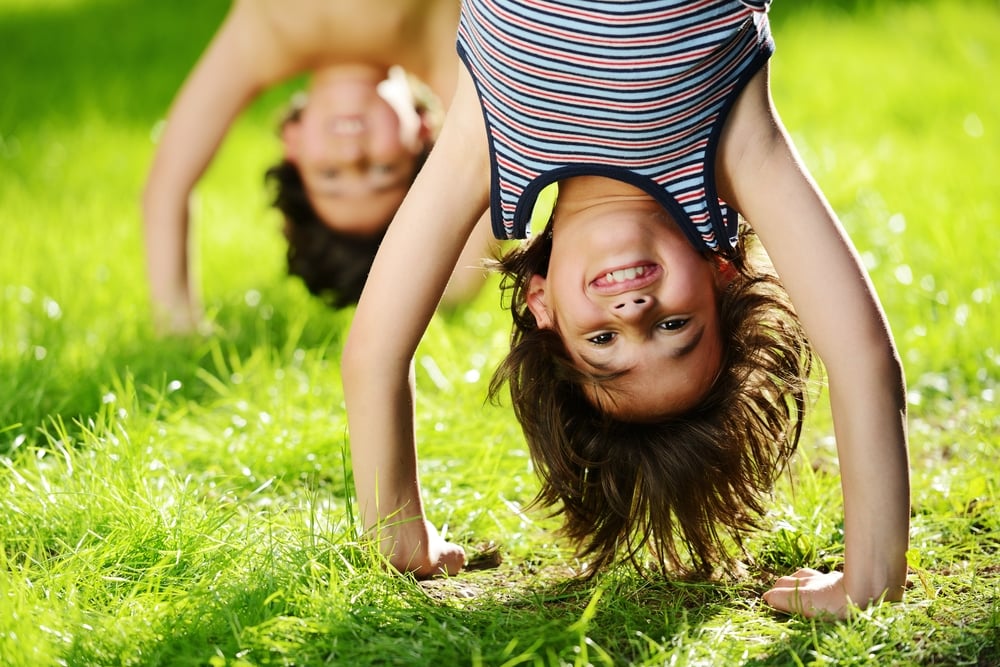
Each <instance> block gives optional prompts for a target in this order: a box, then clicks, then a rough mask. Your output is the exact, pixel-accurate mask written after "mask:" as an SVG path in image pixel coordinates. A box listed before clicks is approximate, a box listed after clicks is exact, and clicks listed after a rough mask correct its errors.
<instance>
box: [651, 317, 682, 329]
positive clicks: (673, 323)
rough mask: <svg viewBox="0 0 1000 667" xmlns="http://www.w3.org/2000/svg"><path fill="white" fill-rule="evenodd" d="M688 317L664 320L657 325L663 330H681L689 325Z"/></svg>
mask: <svg viewBox="0 0 1000 667" xmlns="http://www.w3.org/2000/svg"><path fill="white" fill-rule="evenodd" d="M687 323H688V320H687V319H683V318H682V319H675V320H663V321H662V322H659V323H658V324H657V325H656V328H658V329H660V330H662V331H679V330H681V329H683V328H684V327H685V326H687Z"/></svg>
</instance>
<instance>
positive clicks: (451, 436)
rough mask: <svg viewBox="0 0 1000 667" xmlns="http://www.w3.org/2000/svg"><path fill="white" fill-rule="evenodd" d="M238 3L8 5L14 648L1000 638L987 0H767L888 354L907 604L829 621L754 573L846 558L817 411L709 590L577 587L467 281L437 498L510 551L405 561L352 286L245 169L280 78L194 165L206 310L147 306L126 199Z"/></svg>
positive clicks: (836, 648)
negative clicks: (356, 427) (380, 535)
mask: <svg viewBox="0 0 1000 667" xmlns="http://www.w3.org/2000/svg"><path fill="white" fill-rule="evenodd" d="M226 7H227V3H224V2H221V1H219V0H213V1H212V2H201V3H196V2H183V3H181V4H178V3H168V4H158V3H142V4H139V3H134V2H126V1H124V0H44V1H43V0H33V1H32V2H27V1H25V0H0V44H3V45H4V57H3V58H0V90H3V102H2V104H0V202H2V203H0V215H2V221H3V236H2V241H0V487H2V493H0V662H2V663H3V664H5V665H214V666H221V665H265V664H278V665H291V664H296V665H309V664H326V663H330V664H345V665H366V664H380V665H381V664H403V665H422V664H423V665H428V664H435V665H451V664H468V665H557V664H559V665H586V664H595V665H609V664H634V665H659V664H672V665H730V664H740V665H748V666H758V667H761V666H765V665H807V664H808V665H832V664H836V665H841V664H845V665H853V664H875V663H877V664H931V665H955V664H968V665H992V664H1000V509H998V505H997V501H998V484H1000V482H998V480H1000V475H998V465H997V463H996V461H997V458H998V453H1000V409H998V403H997V398H996V390H997V379H998V376H1000V368H998V364H1000V359H998V354H1000V351H998V346H997V338H996V335H997V334H996V332H997V330H998V328H1000V317H998V315H997V313H998V309H997V298H998V296H997V289H998V285H1000V280H998V275H1000V274H998V272H997V268H996V265H995V256H996V251H995V249H994V246H995V242H994V239H993V237H994V236H995V234H994V233H993V230H994V229H995V220H996V218H997V215H998V210H997V208H998V199H997V196H996V184H995V174H996V173H997V171H998V167H1000V165H998V161H1000V140H998V136H1000V135H998V132H1000V92H998V91H997V88H996V86H993V85H991V84H990V83H989V82H991V81H993V80H995V78H996V74H997V72H998V71H1000V38H998V37H997V35H1000V11H998V10H1000V6H998V5H997V3H996V2H994V1H992V0H990V1H978V2H966V3H951V2H948V1H947V0H931V1H929V2H925V3H906V2H888V1H881V2H880V1H876V0H870V1H867V2H863V1H861V0H858V1H856V2H838V3H823V2H804V1H803V2H800V3H790V2H778V3H775V6H774V8H773V10H772V17H773V22H774V29H775V33H776V38H777V41H778V49H779V50H778V54H777V56H776V60H775V62H774V67H773V78H774V89H775V97H776V99H777V103H778V106H779V108H780V109H781V111H782V114H783V117H784V120H785V123H786V125H787V126H788V127H789V128H790V130H791V131H792V133H793V135H794V137H795V139H796V142H797V143H798V145H799V147H800V149H801V150H802V152H803V154H804V155H805V157H806V160H807V162H808V163H809V165H810V167H811V168H812V170H813V172H814V174H815V176H816V178H817V180H818V181H819V182H820V184H821V185H822V187H823V188H824V190H825V192H826V193H827V195H828V196H829V198H830V200H831V202H832V203H833V205H834V207H835V208H836V209H837V211H838V212H839V213H840V215H841V217H842V219H843V220H844V223H845V225H846V226H847V227H848V229H849V231H850V232H851V234H852V236H853V237H854V239H855V241H856V243H857V245H858V247H859V248H860V249H861V251H862V253H863V255H864V257H865V260H866V262H867V264H868V266H869V268H870V270H871V275H872V278H873V280H874V282H875V284H876V286H877V288H878V290H879V292H880V295H881V297H882V299H883V301H884V303H885V305H886V308H887V310H888V313H889V317H890V320H891V322H892V326H893V329H894V332H895V334H896V337H897V339H898V342H899V345H900V348H901V350H902V353H903V355H904V361H905V364H906V369H907V375H908V381H909V385H910V400H911V406H910V408H911V416H910V426H911V441H912V443H911V449H912V451H911V457H912V468H913V516H912V531H911V542H912V549H911V553H910V564H911V576H910V588H909V591H908V593H907V598H906V601H905V602H904V603H901V604H892V605H885V606H882V607H878V608H874V609H871V610H869V611H866V612H864V613H861V614H859V615H857V616H856V617H855V618H853V619H851V620H849V621H846V622H843V623H836V624H831V623H822V622H813V621H805V620H801V619H796V618H786V617H782V616H778V615H775V614H772V613H771V612H769V611H768V610H767V609H766V608H765V607H764V606H763V605H762V604H761V602H760V600H759V595H760V593H761V592H762V591H763V590H766V588H767V587H768V585H769V583H770V582H771V581H772V580H773V578H774V577H775V576H777V575H778V574H779V573H785V572H788V571H791V570H793V569H794V568H796V567H798V566H800V565H811V566H816V567H836V566H838V565H839V564H840V562H841V559H842V554H843V535H842V530H841V528H842V527H841V505H840V503H841V499H840V490H839V478H838V476H837V469H836V459H835V455H834V450H833V444H832V439H831V432H832V431H831V425H830V419H829V414H828V410H827V407H826V405H825V403H824V401H823V400H822V399H820V400H818V401H817V407H816V410H815V412H814V415H813V417H812V419H811V421H810V424H809V429H808V431H807V433H806V435H805V436H804V438H803V442H802V444H801V447H800V454H799V455H798V457H797V459H796V461H795V464H794V466H793V470H792V474H791V479H790V480H789V479H786V480H783V481H782V483H781V484H780V485H779V488H778V489H777V490H776V493H775V498H774V502H773V506H772V511H771V513H770V514H769V516H768V517H767V520H766V524H767V525H766V528H765V529H764V530H762V531H761V532H760V533H759V534H757V535H755V536H754V537H753V538H752V539H751V541H750V542H749V544H748V548H749V551H750V555H751V556H752V562H751V564H750V565H749V566H748V572H747V574H746V575H745V576H744V577H742V578H740V579H738V580H726V581H724V582H720V583H697V582H686V581H669V580H656V581H649V580H643V579H640V578H638V577H637V576H635V575H634V574H631V573H630V572H628V571H624V570H623V571H614V572H610V573H608V574H607V575H605V576H602V577H600V578H598V579H596V580H594V581H591V582H583V581H578V580H575V579H574V578H573V577H572V573H573V572H574V571H575V569H576V568H577V567H578V563H576V562H575V561H574V559H573V557H572V554H571V553H570V552H569V551H568V550H567V548H566V545H564V544H562V543H561V542H560V541H559V540H558V539H557V536H556V533H555V532H554V528H555V527H556V524H555V523H554V522H553V521H552V520H551V519H547V518H546V517H545V516H543V515H541V514H539V513H537V512H530V511H528V512H525V511H524V509H523V508H524V507H525V506H526V505H527V503H528V502H529V501H530V499H531V498H532V496H533V493H534V491H535V489H536V488H537V487H536V481H535V478H534V476H533V473H532V471H531V467H530V464H529V461H528V459H527V454H526V450H525V447H524V444H523V441H522V440H521V437H520V433H519V430H518V428H517V425H516V423H515V422H514V420H513V418H512V416H511V415H510V413H509V410H508V409H506V408H504V407H496V406H490V405H487V404H484V397H485V393H486V392H485V386H486V383H487V382H488V378H489V375H490V372H491V369H492V368H493V366H494V365H495V364H496V362H497V361H498V359H499V358H500V355H501V354H502V351H503V348H504V342H505V340H506V331H507V326H508V324H507V319H506V317H505V315H504V313H503V312H502V311H501V310H500V309H499V308H498V307H497V297H496V291H495V290H494V289H487V290H485V291H484V293H483V294H482V295H481V296H480V297H479V298H478V299H477V301H476V302H474V303H473V304H471V305H470V306H468V307H467V308H465V309H462V310H460V311H456V312H454V313H449V314H443V315H441V316H439V317H438V318H436V319H435V320H434V322H433V323H432V325H431V328H430V331H429V333H428V336H427V338H426V340H425V342H424V344H423V345H422V347H421V349H420V351H419V355H418V384H419V386H420V400H421V403H420V409H419V416H418V417H419V418H418V428H419V430H420V435H421V457H422V458H421V466H422V468H421V470H422V480H423V484H424V489H425V494H426V499H427V505H428V512H429V515H430V517H431V518H432V519H433V520H434V521H435V522H436V523H437V524H438V525H443V526H445V528H446V530H447V531H448V534H449V535H451V536H452V537H453V538H454V539H457V540H459V541H460V542H462V543H464V544H466V545H467V547H468V549H469V551H470V553H473V554H477V553H480V552H484V551H486V552H488V551H489V550H490V549H492V548H496V549H498V550H499V552H500V553H501V554H502V556H503V563H502V564H501V565H500V566H499V567H496V568H491V569H484V570H478V571H471V572H468V573H466V574H463V575H462V576H460V577H457V578H454V579H451V580H437V581H433V582H429V583H425V584H418V583H416V582H414V581H412V580H411V579H409V578H406V577H399V576H390V575H388V574H386V573H385V572H384V571H382V569H381V568H380V567H379V558H378V556H377V555H376V554H373V553H372V552H371V550H370V549H369V548H368V547H367V546H366V545H365V544H364V543H361V542H359V541H358V540H357V533H356V530H357V526H356V522H355V515H354V510H353V507H352V496H351V493H350V488H351V476H350V475H351V473H350V467H349V464H348V450H347V444H348V443H347V434H346V420H345V417H344V413H343V404H342V394H341V389H340V385H339V380H338V356H339V350H340V343H341V341H342V339H343V336H344V333H345V331H346V329H347V326H348V325H349V322H350V313H349V312H341V313H334V312H331V311H329V310H327V309H325V308H324V307H322V306H321V305H320V304H318V303H316V302H315V301H314V300H312V299H310V298H309V297H308V295H307V294H306V293H305V292H304V290H303V289H302V288H301V286H300V285H298V284H297V283H296V282H294V281H292V280H290V279H288V278H287V277H285V276H284V275H283V256H282V244H281V240H280V234H279V229H280V226H279V221H278V219H277V217H276V215H275V214H274V212H273V211H270V210H268V207H267V194H266V192H265V191H264V189H263V187H262V174H263V171H264V169H265V168H266V166H267V165H268V164H269V163H270V162H271V161H273V160H274V159H275V157H276V155H277V150H278V145H277V141H276V140H275V138H274V134H273V126H274V122H275V120H276V117H277V115H278V114H279V112H280V109H281V106H282V104H283V103H284V101H285V100H286V99H287V97H288V94H289V93H290V91H291V90H292V86H291V85H290V86H287V87H284V88H282V89H280V90H277V91H274V92H273V93H271V94H269V95H267V96H266V97H264V98H263V99H261V100H260V101H259V102H258V103H257V104H255V105H254V107H253V108H252V109H251V110H249V112H248V113H247V114H245V115H244V116H243V117H242V118H241V119H240V122H239V123H238V125H237V126H236V128H235V129H234V131H233V133H232V134H231V136H230V137H229V138H228V139H227V142H226V144H225V145H224V147H223V150H222V152H221V154H220V155H219V157H218V159H217V160H216V162H215V163H214V164H213V166H212V168H211V170H210V171H209V173H208V174H207V175H206V178H205V179H204V181H203V183H202V184H201V186H200V188H199V192H198V203H197V214H196V217H197V223H198V224H197V247H198V249H199V256H200V257H199V264H200V266H201V280H202V283H203V285H204V290H205V297H206V303H207V305H208V308H209V311H210V314H211V317H212V320H213V322H214V323H215V325H216V327H217V331H216V333H215V335H212V336H208V337H204V338H197V339H179V340H163V339H157V338H156V337H154V336H153V335H152V332H151V328H150V324H149V321H148V314H147V310H148V300H147V295H146V290H145V285H144V267H143V261H142V246H141V239H140V233H139V230H140V223H139V216H138V196H139V191H140V189H141V187H142V181H143V178H144V176H145V171H146V169H147V168H148V164H149V161H150V159H151V156H152V152H153V148H154V144H153V140H152V138H153V137H154V136H155V134H156V128H157V124H158V122H159V121H160V120H161V119H162V117H163V114H164V113H165V110H166V109H167V107H168V105H169V102H170V99H171V97H172V95H173V93H174V91H175V90H176V88H177V86H178V85H179V84H180V82H181V80H182V79H183V77H184V76H185V74H186V72H187V69H188V68H189V67H190V66H191V64H192V63H193V62H194V60H195V59H196V58H197V55H198V53H199V51H200V49H201V48H202V46H203V45H204V44H205V43H206V41H207V40H208V39H209V36H210V35H211V32H212V30H213V29H214V27H215V25H217V23H218V21H219V20H220V19H221V16H222V15H223V13H224V12H225V10H226Z"/></svg>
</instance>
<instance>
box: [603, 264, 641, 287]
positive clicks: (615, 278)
mask: <svg viewBox="0 0 1000 667" xmlns="http://www.w3.org/2000/svg"><path fill="white" fill-rule="evenodd" d="M644 273H646V267H645V266H635V267H631V268H628V269H619V270H618V271H610V272H609V273H607V274H605V276H604V280H605V281H606V282H609V283H620V282H622V281H623V280H633V279H634V278H635V277H636V276H641V275H643V274H644Z"/></svg>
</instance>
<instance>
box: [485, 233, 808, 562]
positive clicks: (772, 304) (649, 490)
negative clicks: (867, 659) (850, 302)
mask: <svg viewBox="0 0 1000 667" xmlns="http://www.w3.org/2000/svg"><path fill="white" fill-rule="evenodd" d="M741 227H742V229H741V235H740V246H739V248H738V249H737V253H736V259H735V260H734V262H733V264H734V266H735V268H736V274H737V275H736V276H735V277H734V278H733V279H732V281H731V282H730V283H729V285H728V286H727V287H726V288H725V289H724V290H722V291H721V293H720V295H719V304H718V307H719V318H720V325H721V336H722V345H723V358H722V366H721V370H720V372H719V375H718V377H717V378H716V380H715V382H714V383H713V385H712V387H711V388H710V390H709V391H708V394H707V395H706V396H705V397H704V398H703V399H702V400H701V401H700V402H699V403H698V404H697V405H696V406H695V407H694V408H692V409H690V410H688V411H687V412H685V413H683V414H678V415H674V416H672V417H669V418H666V419H660V420H658V421H654V422H641V423H637V422H629V421H624V420H621V419H617V418H615V417H613V416H611V415H608V414H607V413H604V412H602V411H601V410H599V409H598V408H597V407H595V406H594V404H593V403H592V402H591V401H590V400H589V399H588V397H587V393H586V391H585V388H586V387H587V386H588V385H593V384H594V383H595V382H598V381H599V379H597V378H595V377H594V376H593V375H591V374H588V373H585V372H583V371H581V370H579V369H578V368H576V367H575V366H574V364H573V362H572V360H571V359H570V357H569V355H568V354H567V352H566V348H565V346H564V344H563V342H562V340H561V339H560V338H559V335H558V333H557V332H555V331H553V330H551V329H543V328H540V327H538V324H537V322H536V321H535V318H534V316H533V315H532V314H531V311H530V310H529V309H528V307H527V294H528V284H529V280H530V277H531V276H532V275H533V274H539V275H543V276H544V275H546V274H547V272H548V262H549V256H550V254H551V247H552V241H551V235H550V234H548V233H544V234H542V235H540V236H538V237H536V238H535V239H533V240H532V241H531V242H530V243H526V244H524V245H522V246H519V247H518V248H515V249H513V250H511V251H508V253H507V254H506V255H505V256H504V257H503V258H501V259H500V260H498V262H497V264H496V266H495V267H494V268H496V269H497V270H499V271H500V272H501V273H502V274H503V278H502V282H501V288H502V289H503V292H504V295H505V297H506V298H507V299H509V304H507V305H508V306H509V308H510V310H511V313H512V315H513V320H514V322H513V331H512V335H511V349H510V353H509V354H508V355H507V357H506V358H505V359H504V361H503V362H502V363H501V365H500V366H499V368H498V369H497V371H496V372H495V373H494V375H493V378H492V381H491V383H490V398H491V399H492V400H494V401H498V400H499V394H500V391H501V389H502V387H503V385H504V384H507V385H508V386H509V390H510V396H511V401H512V404H513V409H514V412H515V414H516V416H517V419H518V421H519V422H520V424H521V428H522V430H523V432H524V436H525V439H526V441H527V444H528V448H529V450H530V453H531V457H532V460H533V462H534V465H535V468H536V470H537V471H538V473H539V476H540V478H541V488H540V490H539V492H538V495H537V496H536V498H535V500H534V503H535V504H537V505H541V506H544V507H549V508H553V512H554V513H555V514H560V513H561V514H562V515H563V518H564V524H563V533H564V534H565V535H566V536H567V537H568V538H569V539H570V540H571V541H572V542H573V543H574V544H575V545H576V546H577V548H578V553H579V556H580V557H581V558H587V559H589V561H590V562H589V564H588V566H589V573H590V574H591V575H592V574H594V573H596V572H597V571H599V570H600V569H602V568H603V567H605V566H607V565H610V564H612V563H613V562H615V561H616V560H618V559H619V557H622V558H623V559H625V560H628V561H631V562H632V563H633V564H634V565H635V566H636V568H637V569H639V570H643V569H644V565H643V562H642V559H641V558H640V554H641V552H642V550H643V549H644V548H645V549H647V550H648V551H649V552H650V553H651V555H652V556H653V559H654V560H655V563H656V565H657V567H659V569H660V570H672V571H674V572H678V573H680V574H700V575H707V574H708V573H709V572H710V571H711V570H712V569H713V564H714V563H717V562H718V561H720V560H721V561H723V562H731V560H732V554H731V551H732V546H733V545H736V546H737V547H740V548H741V546H742V537H743V536H744V535H745V534H746V533H747V532H748V531H749V530H751V529H752V528H754V527H756V526H757V523H758V520H759V517H760V516H761V515H762V514H763V512H764V510H765V500H766V496H767V495H768V494H769V492H770V491H771V488H772V485H773V483H774V481H775V479H776V478H777V477H778V476H779V475H780V474H781V472H782V470H783V469H784V467H785V465H786V463H787V461H788V459H789V457H790V456H791V454H792V453H793V452H794V451H795V448H796V446H797V444H798V440H799V436H800V434H801V431H802V423H803V419H804V417H805V413H806V407H807V401H808V398H809V396H808V376H809V372H810V369H811V365H812V352H811V348H810V346H809V343H808V341H807V339H806V336H805V333H804V331H803V329H802V327H801V325H800V323H799V320H798V317H797V316H796V314H795V312H794V310H793V309H792V305H791V301H790V300H789V298H788V295H787V293H786V292H785V290H784V288H783V287H782V286H781V284H780V283H779V282H778V279H777V277H776V276H775V274H774V272H773V270H771V268H770V263H769V262H767V261H766V259H765V258H764V257H763V255H762V254H760V253H756V254H754V255H753V256H750V255H749V254H748V250H749V248H748V244H749V243H751V241H752V240H753V239H755V237H754V235H753V232H752V230H750V228H749V227H748V226H747V225H745V224H742V225H741ZM727 538H728V540H731V542H727Z"/></svg>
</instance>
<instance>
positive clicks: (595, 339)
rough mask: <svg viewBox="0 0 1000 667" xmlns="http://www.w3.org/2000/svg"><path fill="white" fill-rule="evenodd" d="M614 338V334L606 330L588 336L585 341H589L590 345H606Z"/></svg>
mask: <svg viewBox="0 0 1000 667" xmlns="http://www.w3.org/2000/svg"><path fill="white" fill-rule="evenodd" d="M614 339H615V335H614V334H613V333H611V332H610V331H606V332H604V333H599V334H597V335H596V336H591V337H590V338H588V339H587V342H588V343H591V344H592V345H607V344H608V343H610V342H611V341H613V340H614Z"/></svg>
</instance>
